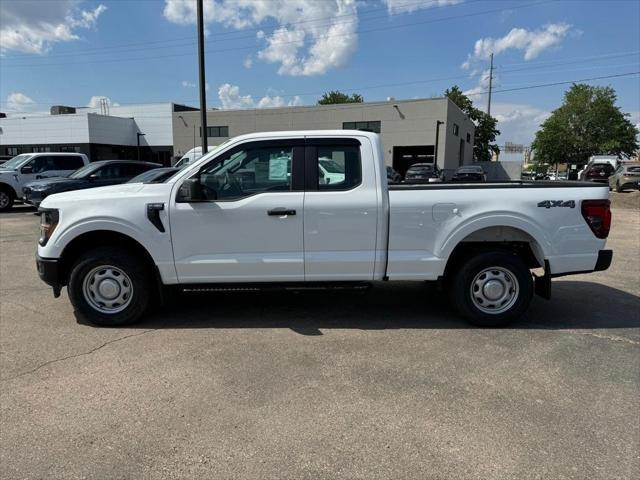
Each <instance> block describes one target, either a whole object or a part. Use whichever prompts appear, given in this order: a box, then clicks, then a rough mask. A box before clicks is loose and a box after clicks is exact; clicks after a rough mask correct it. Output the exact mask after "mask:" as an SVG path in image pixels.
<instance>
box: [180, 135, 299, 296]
mask: <svg viewBox="0 0 640 480" xmlns="http://www.w3.org/2000/svg"><path fill="white" fill-rule="evenodd" d="M303 145H304V140H303V139H302V138H301V139H299V140H290V139H287V140H282V141H278V140H269V141H254V142H247V143H244V144H241V145H239V146H236V147H234V148H232V149H230V150H228V151H226V152H223V153H222V154H220V155H219V156H217V157H216V158H214V159H212V160H211V161H209V162H208V163H207V164H205V165H204V166H203V167H202V168H201V169H200V172H199V175H200V179H201V182H202V185H203V189H204V191H205V194H206V195H207V198H208V200H207V201H204V202H196V203H193V202H192V203H180V202H176V201H175V197H174V200H173V204H172V206H171V211H170V219H171V238H172V242H173V251H174V260H175V265H176V271H177V274H178V279H179V281H180V283H183V284H184V283H208V282H212V283H213V282H217V283H220V282H275V281H280V282H283V281H292V282H299V281H303V280H304V251H303V237H302V226H303V222H302V218H303V202H304V191H303V188H304V185H303V178H304V177H303V169H304V146H303Z"/></svg>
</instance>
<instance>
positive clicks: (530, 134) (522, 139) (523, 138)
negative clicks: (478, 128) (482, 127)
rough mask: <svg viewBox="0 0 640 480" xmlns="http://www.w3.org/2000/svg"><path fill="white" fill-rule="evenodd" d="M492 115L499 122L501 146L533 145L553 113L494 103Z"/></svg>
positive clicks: (522, 105) (530, 106) (514, 104)
mask: <svg viewBox="0 0 640 480" xmlns="http://www.w3.org/2000/svg"><path fill="white" fill-rule="evenodd" d="M491 114H492V115H493V116H494V117H496V119H497V120H498V130H500V137H499V138H498V143H499V144H500V145H504V143H505V142H513V143H518V144H523V145H531V142H533V139H534V136H535V133H536V132H537V131H538V129H539V128H540V125H541V124H542V122H544V121H545V120H546V119H547V118H548V117H549V115H551V112H548V111H546V110H542V109H540V108H538V107H534V106H533V105H527V104H520V103H501V102H494V103H492V104H491Z"/></svg>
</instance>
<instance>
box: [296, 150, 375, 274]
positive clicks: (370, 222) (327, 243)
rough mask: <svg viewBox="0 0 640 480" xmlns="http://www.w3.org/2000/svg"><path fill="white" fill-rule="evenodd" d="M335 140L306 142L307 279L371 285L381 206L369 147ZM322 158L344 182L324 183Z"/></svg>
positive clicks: (305, 222) (305, 220)
mask: <svg viewBox="0 0 640 480" xmlns="http://www.w3.org/2000/svg"><path fill="white" fill-rule="evenodd" d="M332 140H334V139H323V141H322V142H319V141H317V140H314V139H313V138H308V139H307V149H306V151H307V154H306V163H305V168H306V171H307V173H306V176H307V178H306V180H307V189H306V192H305V200H304V248H305V261H304V264H305V280H307V281H323V280H345V281H347V280H372V279H373V275H374V265H375V261H376V232H377V228H378V225H377V224H378V215H377V214H378V203H379V201H378V190H377V189H376V178H375V171H374V168H373V165H370V164H369V163H365V162H367V161H368V160H370V159H371V158H372V156H373V153H372V151H371V147H370V145H368V144H363V145H362V146H360V142H359V141H357V140H354V139H349V140H350V141H348V140H344V141H343V142H342V143H343V144H342V145H341V144H340V142H339V141H338V140H335V141H336V142H337V144H333V145H332V143H331V142H332ZM314 142H315V144H314ZM319 158H320V159H322V161H323V162H324V163H323V165H324V166H325V167H328V168H333V169H334V170H336V172H332V173H333V174H334V178H338V179H340V180H342V181H340V182H339V183H337V184H331V183H323V179H324V178H326V175H325V176H323V175H319V174H318V159H319ZM363 163H365V164H364V165H363ZM310 172H311V173H312V175H309V173H310ZM314 187H315V189H314Z"/></svg>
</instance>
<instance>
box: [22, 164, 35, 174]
mask: <svg viewBox="0 0 640 480" xmlns="http://www.w3.org/2000/svg"><path fill="white" fill-rule="evenodd" d="M20 173H33V165H25V166H24V167H22V169H20Z"/></svg>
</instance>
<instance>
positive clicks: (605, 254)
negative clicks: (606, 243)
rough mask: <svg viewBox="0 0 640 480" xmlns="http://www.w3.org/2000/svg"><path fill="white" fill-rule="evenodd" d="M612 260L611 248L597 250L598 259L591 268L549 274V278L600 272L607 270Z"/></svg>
mask: <svg viewBox="0 0 640 480" xmlns="http://www.w3.org/2000/svg"><path fill="white" fill-rule="evenodd" d="M612 260H613V250H600V251H599V252H598V259H597V260H596V265H595V267H593V270H581V271H578V272H563V273H554V274H551V278H558V277H565V276H567V275H580V274H583V273H593V272H602V271H604V270H607V269H608V268H609V267H610V266H611V261H612Z"/></svg>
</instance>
